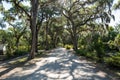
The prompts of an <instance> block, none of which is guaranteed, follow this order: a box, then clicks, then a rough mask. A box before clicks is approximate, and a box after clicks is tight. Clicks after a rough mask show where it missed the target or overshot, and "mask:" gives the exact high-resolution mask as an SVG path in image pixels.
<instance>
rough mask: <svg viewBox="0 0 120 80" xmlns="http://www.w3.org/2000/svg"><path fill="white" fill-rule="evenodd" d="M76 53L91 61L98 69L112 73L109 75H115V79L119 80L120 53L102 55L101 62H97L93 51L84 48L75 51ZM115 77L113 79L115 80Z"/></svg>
mask: <svg viewBox="0 0 120 80" xmlns="http://www.w3.org/2000/svg"><path fill="white" fill-rule="evenodd" d="M76 55H77V56H80V57H83V58H85V59H86V60H88V61H92V62H93V63H95V64H96V65H98V67H99V68H100V70H104V71H105V72H107V73H108V74H109V73H112V75H111V76H115V77H116V79H118V80H120V54H118V55H117V54H116V55H113V56H109V57H103V58H102V62H99V61H98V60H99V58H98V57H97V55H96V53H95V52H88V51H85V50H78V51H76ZM116 79H115V80H116Z"/></svg>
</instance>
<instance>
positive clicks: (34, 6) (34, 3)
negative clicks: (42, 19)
mask: <svg viewBox="0 0 120 80" xmlns="http://www.w3.org/2000/svg"><path fill="white" fill-rule="evenodd" d="M37 10H38V0H31V21H30V22H31V23H30V24H31V25H30V26H31V33H32V44H31V51H30V55H29V59H32V58H34V57H35V50H36V40H37V39H36V21H37Z"/></svg>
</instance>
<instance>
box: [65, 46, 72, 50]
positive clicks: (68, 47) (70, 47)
mask: <svg viewBox="0 0 120 80" xmlns="http://www.w3.org/2000/svg"><path fill="white" fill-rule="evenodd" d="M65 48H66V49H72V48H73V46H72V45H65Z"/></svg>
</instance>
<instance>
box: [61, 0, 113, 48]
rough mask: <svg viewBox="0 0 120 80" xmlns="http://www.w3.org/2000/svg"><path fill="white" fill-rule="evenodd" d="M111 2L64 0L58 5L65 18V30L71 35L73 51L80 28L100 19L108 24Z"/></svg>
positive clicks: (76, 44)
mask: <svg viewBox="0 0 120 80" xmlns="http://www.w3.org/2000/svg"><path fill="white" fill-rule="evenodd" d="M112 2H113V1H112V0H110V1H109V0H103V1H101V0H98V1H96V0H84V1H81V0H65V1H64V3H63V4H62V5H61V4H60V5H59V6H60V8H61V12H62V14H63V15H64V16H65V17H66V18H67V21H68V23H67V28H68V31H69V33H70V34H71V39H72V42H73V47H74V50H77V49H78V34H79V32H80V31H79V30H80V29H79V28H80V27H81V26H83V25H85V24H89V22H91V21H95V20H97V19H101V21H102V22H103V24H106V22H110V18H109V17H108V15H111V8H110V7H111V4H112ZM93 4H94V5H93ZM106 16H107V17H106Z"/></svg>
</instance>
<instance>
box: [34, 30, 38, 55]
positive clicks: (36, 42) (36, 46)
mask: <svg viewBox="0 0 120 80" xmlns="http://www.w3.org/2000/svg"><path fill="white" fill-rule="evenodd" d="M38 31H39V30H37V28H36V35H35V37H36V41H35V44H36V45H35V52H36V53H38Z"/></svg>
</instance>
